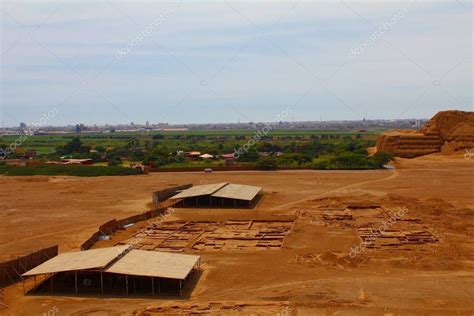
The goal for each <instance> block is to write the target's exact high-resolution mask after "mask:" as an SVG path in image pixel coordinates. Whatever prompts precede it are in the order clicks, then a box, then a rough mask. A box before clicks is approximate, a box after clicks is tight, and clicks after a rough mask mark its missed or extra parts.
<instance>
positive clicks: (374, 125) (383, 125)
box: [0, 119, 427, 135]
mask: <svg viewBox="0 0 474 316" xmlns="http://www.w3.org/2000/svg"><path fill="white" fill-rule="evenodd" d="M426 121H427V119H398V120H366V119H364V120H358V121H301V122H277V123H274V122H271V123H270V122H267V123H266V122H258V123H254V122H249V123H207V124H168V123H156V124H152V123H150V122H146V123H144V124H138V123H133V122H131V123H130V124H119V125H108V124H106V125H85V124H76V125H68V126H34V124H33V125H29V124H26V123H20V124H19V125H18V126H17V127H3V128H0V134H1V135H22V134H24V133H26V132H28V131H29V130H31V127H34V135H51V134H79V133H84V134H86V133H89V134H97V133H118V132H147V131H150V132H152V131H154V132H180V131H182V132H186V131H206V130H209V131H217V130H219V131H225V130H258V129H259V128H262V127H263V126H266V125H271V127H272V129H275V130H321V131H343V130H360V131H366V130H390V129H419V128H421V126H423V124H424V123H426Z"/></svg>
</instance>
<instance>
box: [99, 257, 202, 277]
mask: <svg viewBox="0 0 474 316" xmlns="http://www.w3.org/2000/svg"><path fill="white" fill-rule="evenodd" d="M199 259H200V256H193V255H183V254H177V253H168V252H157V251H145V250H132V251H130V252H129V253H127V254H126V255H125V256H124V257H123V258H121V259H120V260H118V261H117V262H116V263H114V264H113V265H112V266H111V267H109V268H108V269H107V270H106V272H110V273H117V274H126V275H138V276H149V277H157V278H168V279H178V280H183V279H185V278H186V277H187V276H188V274H189V273H190V272H191V270H192V269H193V268H194V266H195V265H196V264H197V262H198V261H199Z"/></svg>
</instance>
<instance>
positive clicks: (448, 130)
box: [376, 111, 474, 158]
mask: <svg viewBox="0 0 474 316" xmlns="http://www.w3.org/2000/svg"><path fill="white" fill-rule="evenodd" d="M376 146H377V151H384V152H389V153H393V154H394V155H395V156H397V157H402V158H414V157H418V156H423V155H427V154H431V153H437V152H441V153H443V154H446V155H447V154H451V153H455V152H458V151H462V150H465V149H471V148H474V112H464V111H442V112H439V113H438V114H436V115H435V116H434V117H433V118H432V119H431V120H430V121H428V122H427V123H426V124H425V126H423V127H422V128H421V129H420V130H419V131H411V130H400V131H394V132H388V133H385V134H382V135H380V136H379V138H378V139H377V145H376Z"/></svg>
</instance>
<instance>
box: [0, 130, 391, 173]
mask: <svg viewBox="0 0 474 316" xmlns="http://www.w3.org/2000/svg"><path fill="white" fill-rule="evenodd" d="M378 134H379V131H354V130H347V131H315V130H310V131H304V130H270V131H269V132H268V134H266V135H263V134H262V133H258V132H257V131H252V130H225V131H170V132H133V133H132V132H127V133H121V132H117V133H102V134H87V133H83V134H64V135H35V136H32V137H30V138H28V139H27V140H26V141H25V142H24V143H23V144H22V146H21V148H18V149H17V150H16V152H15V153H13V154H11V155H10V156H9V158H21V157H22V155H24V154H25V153H28V152H29V151H30V150H36V152H37V154H38V156H37V157H36V160H39V162H46V161H58V160H60V157H62V156H68V157H69V158H81V159H85V158H87V159H92V160H93V161H94V165H95V166H96V167H102V168H106V167H107V166H116V167H118V166H122V167H128V166H129V165H130V164H131V163H132V162H133V163H143V164H145V165H148V166H150V167H152V168H208V167H210V168H212V167H223V166H224V165H225V162H224V160H223V159H222V158H221V159H210V160H190V159H187V158H185V157H184V156H183V155H178V152H189V151H199V152H201V153H207V154H211V155H214V156H219V155H223V154H230V153H236V152H239V153H240V154H238V155H236V157H237V159H236V161H235V163H236V164H238V165H241V166H249V167H254V168H255V167H257V168H259V169H263V170H272V169H282V168H308V169H311V168H313V169H376V168H382V166H383V164H384V163H386V162H387V161H388V160H387V159H388V156H384V155H382V156H377V157H375V158H373V157H368V154H367V149H368V148H369V147H373V146H374V145H375V141H376V138H377V135H378ZM17 138H18V136H3V137H1V138H0V148H6V147H8V146H9V144H11V143H13V142H15V140H16V139H17ZM63 168H66V169H67V168H70V166H63ZM85 168H89V167H85ZM66 169H60V168H59V169H54V168H53V169H48V168H46V169H44V168H43V169H41V168H40V169H34V168H33V171H29V170H27V169H25V170H24V171H18V172H27V173H28V172H30V173H31V172H36V171H38V172H43V174H45V173H48V172H50V173H51V174H54V173H55V172H56V173H57V174H63V173H64V172H66V171H65V170H66ZM78 170H79V169H78ZM8 172H9V173H10V174H12V173H15V172H13V171H12V170H11V169H9V171H8ZM74 172H76V171H74ZM101 172H108V171H105V170H102V171H101ZM114 172H119V171H114ZM120 172H121V171H120ZM3 173H4V174H5V172H3ZM97 173H100V172H98V171H97ZM93 174H96V173H93Z"/></svg>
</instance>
